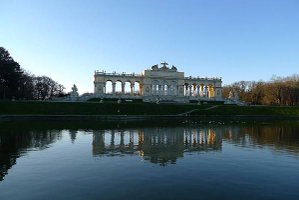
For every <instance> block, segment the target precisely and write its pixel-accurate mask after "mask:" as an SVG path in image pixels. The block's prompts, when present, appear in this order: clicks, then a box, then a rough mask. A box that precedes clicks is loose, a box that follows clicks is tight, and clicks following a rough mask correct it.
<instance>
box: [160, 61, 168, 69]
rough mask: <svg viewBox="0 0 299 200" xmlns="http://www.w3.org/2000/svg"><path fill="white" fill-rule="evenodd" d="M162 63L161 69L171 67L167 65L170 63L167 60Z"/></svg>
mask: <svg viewBox="0 0 299 200" xmlns="http://www.w3.org/2000/svg"><path fill="white" fill-rule="evenodd" d="M161 65H162V67H161V69H163V70H167V69H169V68H168V67H167V65H168V63H167V62H165V61H164V62H161Z"/></svg>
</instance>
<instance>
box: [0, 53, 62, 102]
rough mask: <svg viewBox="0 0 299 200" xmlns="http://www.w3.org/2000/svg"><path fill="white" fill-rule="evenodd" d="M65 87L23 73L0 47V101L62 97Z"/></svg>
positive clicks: (49, 80)
mask: <svg viewBox="0 0 299 200" xmlns="http://www.w3.org/2000/svg"><path fill="white" fill-rule="evenodd" d="M64 89H65V87H64V86H63V85H61V84H59V83H57V82H56V81H54V80H52V79H51V78H50V77H48V76H35V75H33V74H30V73H29V72H27V71H25V70H24V69H23V68H21V66H20V65H19V63H17V62H16V61H15V60H14V59H13V58H12V57H11V56H10V54H9V52H8V51H7V50H6V49H5V48H3V47H0V100H13V99H16V100H49V99H53V98H54V97H58V96H64V95H65V93H64V91H63V90H64Z"/></svg>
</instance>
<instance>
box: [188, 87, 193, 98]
mask: <svg viewBox="0 0 299 200" xmlns="http://www.w3.org/2000/svg"><path fill="white" fill-rule="evenodd" d="M191 95H192V85H189V94H188V96H191Z"/></svg>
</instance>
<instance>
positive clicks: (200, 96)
mask: <svg viewBox="0 0 299 200" xmlns="http://www.w3.org/2000/svg"><path fill="white" fill-rule="evenodd" d="M167 65H168V63H166V62H163V63H161V67H159V66H158V65H154V66H152V67H151V69H146V70H144V71H143V72H142V73H141V74H134V73H133V74H127V73H125V72H123V73H116V72H113V73H106V72H104V71H95V74H94V94H95V96H96V97H98V98H121V99H142V100H143V101H144V102H157V101H173V102H181V103H188V102H190V101H202V100H204V101H219V100H222V80H221V78H207V77H205V78H201V77H191V76H190V77H185V76H184V72H179V71H178V70H177V68H176V67H175V66H172V67H171V68H169V67H167Z"/></svg>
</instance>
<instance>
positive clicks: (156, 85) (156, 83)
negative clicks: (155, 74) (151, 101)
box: [152, 81, 159, 94]
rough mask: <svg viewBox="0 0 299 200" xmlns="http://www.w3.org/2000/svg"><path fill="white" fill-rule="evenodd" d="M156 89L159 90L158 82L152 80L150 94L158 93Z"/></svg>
mask: <svg viewBox="0 0 299 200" xmlns="http://www.w3.org/2000/svg"><path fill="white" fill-rule="evenodd" d="M158 90H159V82H158V81H153V82H152V94H158Z"/></svg>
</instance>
